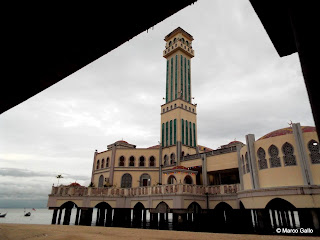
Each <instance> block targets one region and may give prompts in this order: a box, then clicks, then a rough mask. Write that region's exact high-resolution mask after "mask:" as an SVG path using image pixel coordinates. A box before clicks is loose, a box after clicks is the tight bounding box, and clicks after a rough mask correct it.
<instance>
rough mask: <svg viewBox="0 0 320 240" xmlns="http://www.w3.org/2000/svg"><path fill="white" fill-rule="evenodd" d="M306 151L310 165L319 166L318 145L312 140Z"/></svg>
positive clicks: (319, 154)
mask: <svg viewBox="0 0 320 240" xmlns="http://www.w3.org/2000/svg"><path fill="white" fill-rule="evenodd" d="M308 149H309V151H310V160H311V163H312V164H319V163H320V151H319V143H318V142H317V141H315V140H313V139H312V140H311V141H309V143H308Z"/></svg>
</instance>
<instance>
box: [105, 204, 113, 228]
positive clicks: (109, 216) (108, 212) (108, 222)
mask: <svg viewBox="0 0 320 240" xmlns="http://www.w3.org/2000/svg"><path fill="white" fill-rule="evenodd" d="M111 225H112V208H107V209H106V222H105V226H106V227H111Z"/></svg>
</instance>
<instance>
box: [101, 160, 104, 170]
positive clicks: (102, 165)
mask: <svg viewBox="0 0 320 240" xmlns="http://www.w3.org/2000/svg"><path fill="white" fill-rule="evenodd" d="M101 168H104V159H102V160H101Z"/></svg>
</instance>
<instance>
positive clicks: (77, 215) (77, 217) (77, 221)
mask: <svg viewBox="0 0 320 240" xmlns="http://www.w3.org/2000/svg"><path fill="white" fill-rule="evenodd" d="M79 213H80V208H77V214H76V221H75V223H74V225H79Z"/></svg>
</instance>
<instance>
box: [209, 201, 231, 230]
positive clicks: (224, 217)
mask: <svg viewBox="0 0 320 240" xmlns="http://www.w3.org/2000/svg"><path fill="white" fill-rule="evenodd" d="M232 210H233V209H232V207H231V206H230V205H229V204H227V203H225V202H220V203H219V204H218V205H217V206H216V207H215V208H214V222H213V224H214V227H215V231H216V232H230V231H232V229H233V227H232Z"/></svg>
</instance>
